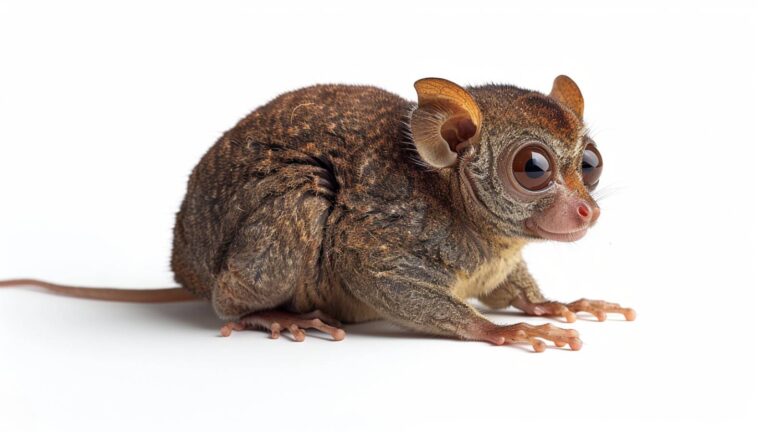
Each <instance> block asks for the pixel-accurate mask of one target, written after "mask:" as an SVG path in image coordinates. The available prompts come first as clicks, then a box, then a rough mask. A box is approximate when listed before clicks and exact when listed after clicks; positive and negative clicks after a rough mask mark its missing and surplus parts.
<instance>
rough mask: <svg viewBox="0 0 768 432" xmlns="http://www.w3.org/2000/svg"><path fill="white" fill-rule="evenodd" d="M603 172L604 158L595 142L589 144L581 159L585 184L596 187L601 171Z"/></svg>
mask: <svg viewBox="0 0 768 432" xmlns="http://www.w3.org/2000/svg"><path fill="white" fill-rule="evenodd" d="M602 172H603V158H602V157H601V156H600V152H599V151H597V148H595V145H594V144H587V148H586V149H584V155H583V156H582V159H581V177H582V178H583V179H584V184H585V185H587V186H589V187H594V186H596V185H597V182H598V181H600V173H602Z"/></svg>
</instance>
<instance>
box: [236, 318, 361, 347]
mask: <svg viewBox="0 0 768 432" xmlns="http://www.w3.org/2000/svg"><path fill="white" fill-rule="evenodd" d="M340 325H341V323H339V322H338V321H336V320H335V319H333V318H330V317H328V316H327V315H325V314H324V313H322V312H321V311H319V310H317V311H314V312H310V313H306V314H294V313H290V312H283V311H276V310H268V311H260V312H254V313H252V314H250V315H246V316H244V317H243V318H241V319H240V320H239V321H235V322H228V323H226V324H224V326H222V327H221V335H222V336H229V335H231V334H232V331H233V330H234V331H241V330H248V329H254V328H258V329H265V330H267V331H269V332H270V337H271V338H272V339H277V338H278V337H280V333H282V332H283V331H284V330H288V331H289V332H291V336H293V340H295V341H296V342H301V341H303V340H304V337H305V332H304V330H306V329H311V328H313V329H316V330H320V331H321V332H323V333H327V334H328V335H330V336H331V337H332V338H333V340H337V341H339V340H342V339H344V336H346V333H344V330H342V329H340V328H339V326H340Z"/></svg>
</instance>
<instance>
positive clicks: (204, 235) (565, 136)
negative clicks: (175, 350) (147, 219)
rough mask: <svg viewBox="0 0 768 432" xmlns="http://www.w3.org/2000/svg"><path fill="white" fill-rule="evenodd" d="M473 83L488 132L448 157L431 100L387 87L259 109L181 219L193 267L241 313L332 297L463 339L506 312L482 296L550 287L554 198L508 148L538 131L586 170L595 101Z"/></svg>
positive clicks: (180, 270) (223, 143)
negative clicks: (420, 130) (440, 147)
mask: <svg viewBox="0 0 768 432" xmlns="http://www.w3.org/2000/svg"><path fill="white" fill-rule="evenodd" d="M574 86H575V84H574ZM467 91H468V92H469V93H470V94H471V95H472V97H473V98H474V100H475V101H476V103H477V106H478V107H479V109H480V111H481V112H482V117H483V120H482V128H481V129H482V130H481V131H480V133H479V135H477V136H476V141H474V142H473V143H474V144H473V146H472V148H471V149H470V151H468V152H465V153H462V154H460V155H459V163H457V164H456V165H455V166H453V167H447V168H441V169H436V168H432V167H430V166H428V165H427V164H426V163H425V162H424V161H423V160H421V159H420V157H419V154H418V153H417V151H416V150H415V147H414V143H413V141H412V135H413V131H412V129H411V125H410V118H411V115H412V113H413V111H414V109H415V108H416V104H415V103H414V102H409V101H407V100H405V99H403V98H401V97H399V96H396V95H394V94H392V93H389V92H386V91H384V90H381V89H378V88H375V87H367V86H347V85H317V86H313V87H308V88H303V89H300V90H297V91H293V92H290V93H286V94H283V95H281V96H279V97H278V98H276V99H274V100H273V101H271V102H269V103H268V104H266V105H264V106H262V107H260V108H258V109H256V110H255V111H254V112H252V113H251V114H250V115H248V116H247V117H245V118H244V119H243V120H241V121H240V122H239V123H238V124H237V125H236V126H235V127H234V128H232V129H231V130H230V131H228V132H226V133H225V134H224V136H222V137H221V139H219V141H218V142H217V143H216V144H215V145H214V146H213V147H212V148H211V149H210V150H209V151H208V152H207V153H206V154H205V156H204V157H203V158H202V160H201V161H200V163H199V164H198V166H197V167H196V168H195V169H194V171H193V173H192V175H191V177H190V179H189V184H188V192H187V195H186V197H185V199H184V202H183V203H182V206H181V209H180V211H179V212H178V215H177V220H176V226H175V231H174V247H173V257H172V267H173V271H174V272H175V274H176V279H177V281H178V282H179V283H180V284H181V285H182V286H184V287H185V288H187V289H188V290H190V291H192V292H193V293H194V294H196V295H198V296H200V297H204V298H206V299H209V300H210V301H211V302H212V304H213V307H214V309H215V311H216V313H217V314H218V315H219V316H220V317H221V318H222V319H226V320H236V319H238V318H240V317H243V316H244V315H246V314H249V313H252V312H256V311H261V310H267V309H275V308H280V309H284V310H289V311H294V312H308V311H312V310H316V309H320V310H322V311H324V312H326V313H327V314H328V315H330V316H332V317H335V318H337V319H339V320H341V321H344V322H361V321H366V320H372V319H378V318H386V319H389V320H391V321H394V322H397V323H400V324H402V325H405V326H407V327H410V328H415V329H418V330H421V331H425V332H429V333H432V334H445V335H454V336H458V337H463V338H477V337H476V333H477V329H478V328H480V327H483V326H486V325H490V324H489V323H488V321H487V320H485V318H483V317H482V316H480V315H479V314H478V313H477V312H476V311H475V310H474V308H472V307H471V306H469V305H468V304H467V303H466V302H465V299H467V298H471V297H479V298H480V299H481V300H483V301H485V302H486V303H487V304H489V305H490V306H492V307H507V306H509V305H511V304H513V303H514V301H515V299H516V298H519V297H520V295H521V294H524V295H525V296H526V298H527V300H529V301H532V302H542V301H544V298H543V297H542V296H541V294H540V293H539V291H538V288H537V287H536V284H535V282H534V280H533V278H532V277H531V276H530V275H529V274H528V272H527V270H526V267H525V264H524V262H523V261H522V259H521V257H520V251H521V249H522V247H523V246H524V245H525V243H526V242H527V241H528V240H530V239H531V238H532V237H535V236H533V235H532V234H531V233H530V232H527V231H526V230H525V229H524V227H523V221H524V220H525V219H526V218H528V217H530V216H531V214H533V213H535V212H537V211H541V210H542V209H544V208H546V207H547V206H548V205H550V204H551V202H552V198H551V197H549V198H548V197H546V196H544V197H542V198H541V199H539V200H537V201H525V202H524V201H516V200H514V199H510V198H509V197H504V194H503V193H502V190H501V188H502V186H501V184H500V183H499V180H498V178H496V177H497V176H496V175H495V174H494V173H495V163H496V162H495V161H496V160H497V158H498V154H499V152H500V151H501V149H502V147H503V146H504V145H506V144H507V143H508V142H510V141H514V140H517V139H520V137H524V136H531V135H535V136H537V137H539V138H540V139H542V140H544V141H546V142H547V143H549V144H550V146H551V147H552V148H553V151H554V153H555V154H556V156H557V158H558V160H559V162H560V165H562V167H563V174H564V175H566V176H573V175H578V166H579V163H580V155H581V152H582V151H583V148H584V139H585V138H584V135H585V128H584V127H583V124H582V121H581V112H579V109H578V107H569V106H567V105H566V104H565V103H563V101H566V99H563V98H560V99H559V100H558V99H555V98H552V97H548V96H545V95H543V94H541V93H537V92H532V91H527V90H522V89H519V88H516V87H513V86H505V85H488V86H482V87H475V88H468V89H467ZM579 97H580V95H579ZM574 173H575V174H574ZM575 187H576V189H578V192H579V193H580V194H583V195H584V196H586V197H588V196H589V195H588V193H587V192H586V190H585V189H584V187H583V185H581V184H580V183H579V185H577V186H575ZM590 200H591V198H590ZM483 328H485V327H483Z"/></svg>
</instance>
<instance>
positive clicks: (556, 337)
mask: <svg viewBox="0 0 768 432" xmlns="http://www.w3.org/2000/svg"><path fill="white" fill-rule="evenodd" d="M476 336H477V339H480V340H484V341H487V342H490V343H492V344H495V345H504V344H516V343H529V344H531V346H532V347H533V350H534V351H536V352H542V351H544V350H545V349H546V348H547V344H546V343H545V342H544V341H543V340H542V339H545V340H549V341H552V342H553V343H554V344H555V346H557V347H560V348H562V347H564V346H565V345H568V346H570V347H571V349H572V350H574V351H578V350H580V349H581V339H579V332H577V331H576V330H571V329H563V328H559V327H555V326H553V325H552V324H543V325H539V326H532V325H530V324H525V323H520V324H512V325H505V326H500V325H495V324H494V325H493V326H491V327H488V328H485V329H482V330H480V331H479V332H478V334H477V335H476Z"/></svg>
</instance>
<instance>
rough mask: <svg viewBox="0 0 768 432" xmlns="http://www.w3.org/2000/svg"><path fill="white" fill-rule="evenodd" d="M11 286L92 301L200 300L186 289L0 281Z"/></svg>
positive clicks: (31, 280)
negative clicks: (39, 289)
mask: <svg viewBox="0 0 768 432" xmlns="http://www.w3.org/2000/svg"><path fill="white" fill-rule="evenodd" d="M11 286H33V287H38V288H43V289H45V290H47V291H50V292H52V293H56V294H60V295H65V296H69V297H77V298H84V299H92V300H106V301H117V302H132V303H170V302H180V301H189V300H200V299H199V298H197V297H195V296H194V295H192V294H191V293H190V292H189V291H187V290H185V289H184V288H161V289H149V290H144V289H116V288H87V287H77V286H68V285H58V284H54V283H50V282H45V281H41V280H37V279H13V280H5V281H0V288H2V287H11Z"/></svg>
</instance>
